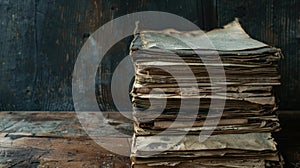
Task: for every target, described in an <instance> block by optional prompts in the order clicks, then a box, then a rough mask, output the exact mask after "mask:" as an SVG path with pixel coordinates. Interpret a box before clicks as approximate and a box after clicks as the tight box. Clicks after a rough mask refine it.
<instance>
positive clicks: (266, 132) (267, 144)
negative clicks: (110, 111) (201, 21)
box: [131, 21, 282, 168]
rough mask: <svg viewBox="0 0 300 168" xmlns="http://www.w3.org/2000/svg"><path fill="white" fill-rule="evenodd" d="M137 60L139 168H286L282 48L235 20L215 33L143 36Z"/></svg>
mask: <svg viewBox="0 0 300 168" xmlns="http://www.w3.org/2000/svg"><path fill="white" fill-rule="evenodd" d="M131 56H132V59H133V62H134V66H135V82H134V85H133V89H132V92H131V95H132V103H133V106H134V113H133V116H134V120H135V121H134V129H135V135H134V137H133V146H132V155H131V159H132V167H134V168H139V167H141V168H144V167H155V168H156V167H174V168H175V167H192V168H194V167H282V159H281V158H280V157H279V155H278V152H277V149H276V145H275V142H274V140H273V138H272V137H271V132H273V131H277V130H279V129H280V125H279V121H278V118H277V116H276V111H277V104H276V99H275V96H274V93H273V87H274V86H276V85H280V81H279V79H280V76H279V74H278V61H279V60H280V58H281V52H280V50H279V49H277V48H274V47H271V46H268V45H266V44H264V43H262V42H259V41H256V40H254V39H251V38H250V37H249V36H248V35H247V34H246V33H245V31H244V30H243V29H242V27H241V26H240V24H239V23H238V21H234V22H232V23H230V24H228V25H226V26H224V28H223V29H216V30H212V31H210V32H207V33H203V32H201V31H193V32H178V31H175V30H164V31H142V32H140V33H139V34H137V35H136V36H135V39H134V40H133V42H132V45H131ZM222 72H224V73H225V75H223V73H222ZM223 103H224V106H223ZM200 133H201V134H200ZM199 134H200V136H199ZM203 137H205V138H207V139H206V140H204V141H201V140H200V139H201V138H203ZM199 138H200V139H199Z"/></svg>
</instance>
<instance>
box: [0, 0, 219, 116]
mask: <svg viewBox="0 0 300 168" xmlns="http://www.w3.org/2000/svg"><path fill="white" fill-rule="evenodd" d="M204 9H205V13H210V12H211V11H213V10H212V9H213V4H212V3H211V2H208V1H203V2H202V1H198V0H187V1H171V0H161V1H157V0H89V1H81V0H74V1H68V0H45V1H41V0H29V1H26V2H25V1H22V0H16V1H8V0H4V1H0V10H1V11H2V14H1V16H0V21H1V23H0V24H1V27H0V33H1V38H0V47H1V48H0V49H1V50H0V64H1V66H0V71H1V74H0V75H1V77H0V78H1V83H0V91H1V93H0V94H1V96H0V110H52V111H58V110H74V108H73V102H72V93H71V80H72V71H73V68H74V64H75V61H76V58H77V55H78V53H79V51H80V49H81V47H82V46H83V44H84V42H85V40H86V39H87V38H88V37H89V35H90V34H91V33H93V32H94V31H95V30H97V29H98V28H99V27H100V26H102V25H103V24H105V23H107V22H108V21H111V20H113V19H114V18H117V17H119V16H123V15H125V14H128V13H132V12H138V11H145V10H147V11H148V10H156V11H164V12H170V13H174V14H177V15H179V16H182V17H184V18H187V19H189V20H190V21H191V22H193V23H195V24H197V25H198V26H200V27H201V28H212V27H213V26H214V25H213V24H212V23H211V21H209V20H210V19H209V18H210V17H211V16H213V15H206V14H205V13H204V11H203V10H204ZM205 16H209V17H207V18H206V17H205ZM131 39H132V38H130V37H129V38H126V39H124V40H122V41H120V42H119V43H117V44H116V45H115V46H114V47H113V48H112V49H111V50H110V51H109V52H108V53H107V55H106V56H105V59H104V60H103V62H102V64H101V65H100V66H99V75H98V76H97V77H96V82H97V90H98V92H97V98H98V101H99V104H101V107H100V108H101V109H102V110H112V109H115V107H114V105H113V103H112V98H111V96H110V80H111V77H112V73H113V71H114V68H115V67H116V66H117V64H118V62H119V61H120V60H122V58H124V57H125V56H126V55H127V54H128V46H129V44H130V41H131ZM99 77H101V81H100V80H99Z"/></svg>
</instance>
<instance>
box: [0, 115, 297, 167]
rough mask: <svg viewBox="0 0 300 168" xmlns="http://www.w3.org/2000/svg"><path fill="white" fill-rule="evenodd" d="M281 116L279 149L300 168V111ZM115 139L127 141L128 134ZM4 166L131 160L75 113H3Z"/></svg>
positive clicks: (125, 124) (118, 122) (0, 144)
mask: <svg viewBox="0 0 300 168" xmlns="http://www.w3.org/2000/svg"><path fill="white" fill-rule="evenodd" d="M104 115H105V117H106V118H107V119H109V120H110V122H111V125H113V126H116V127H119V128H120V127H122V128H124V129H123V130H125V132H126V130H127V131H128V134H129V135H130V134H131V133H132V129H131V128H132V127H131V122H130V120H128V119H126V118H124V117H123V116H122V115H121V114H120V113H116V112H109V113H105V114H104ZM279 117H280V120H281V123H282V127H283V129H282V131H280V132H278V133H275V134H274V137H275V138H276V141H277V142H278V148H279V150H280V151H281V153H282V154H283V156H284V159H285V162H286V165H287V167H300V134H299V128H300V111H299V112H297V111H281V112H280V115H279ZM103 131H104V132H103V134H106V132H105V130H103ZM114 139H115V141H124V140H125V138H124V137H114ZM128 143H129V142H128ZM113 146H114V145H113ZM115 147H116V148H117V150H128V151H129V149H126V148H122V147H121V148H120V147H118V146H117V145H116V146H115ZM2 167H45V168H47V167H49V168H52V167H58V168H65V167H72V168H74V167H91V168H93V167H97V168H99V167H101V168H127V167H130V159H129V157H126V156H120V155H117V154H114V153H111V152H109V151H107V150H106V149H104V148H103V147H101V146H100V145H98V144H97V143H96V142H94V141H93V140H92V139H91V138H90V137H89V136H88V135H87V134H86V133H85V131H84V130H83V129H82V127H81V124H80V122H79V121H78V119H77V117H76V113H74V112H25V111H22V112H0V168H2Z"/></svg>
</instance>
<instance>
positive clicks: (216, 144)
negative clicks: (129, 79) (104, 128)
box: [131, 133, 282, 168]
mask: <svg viewBox="0 0 300 168" xmlns="http://www.w3.org/2000/svg"><path fill="white" fill-rule="evenodd" d="M133 139H134V141H133V147H132V155H131V159H132V163H133V164H132V167H134V168H147V167H153V168H154V167H155V168H156V167H157V168H170V167H173V168H185V167H186V168H199V167H232V168H242V167H245V168H246V167H247V168H249V167H257V168H260V167H272V168H273V167H282V158H281V157H280V155H279V154H278V152H277V149H276V144H275V142H274V140H273V138H272V137H271V133H248V134H225V135H212V136H209V137H208V138H207V139H206V140H205V141H203V142H201V141H199V136H197V135H186V136H185V137H184V138H182V139H181V140H180V141H179V142H178V143H177V144H176V145H173V142H175V141H177V140H178V139H177V137H176V136H137V137H134V138H133Z"/></svg>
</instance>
